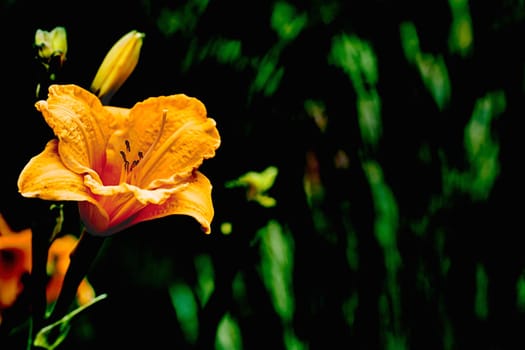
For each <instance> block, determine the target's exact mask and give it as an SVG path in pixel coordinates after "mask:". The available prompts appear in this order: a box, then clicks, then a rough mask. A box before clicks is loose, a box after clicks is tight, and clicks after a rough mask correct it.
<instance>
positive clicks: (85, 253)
mask: <svg viewBox="0 0 525 350" xmlns="http://www.w3.org/2000/svg"><path fill="white" fill-rule="evenodd" d="M104 238H105V237H97V236H94V235H91V234H89V233H88V232H87V231H85V230H84V231H82V234H81V236H80V239H79V241H78V243H77V245H76V247H75V249H74V250H73V252H72V253H71V255H70V263H69V268H68V270H67V272H66V276H65V277H64V283H63V285H62V289H61V291H60V295H59V296H58V299H57V301H56V304H55V307H54V308H53V312H52V313H51V316H50V317H49V319H48V323H53V322H56V321H58V320H60V319H61V318H62V317H64V316H65V315H66V314H67V313H68V312H69V308H70V307H71V305H72V303H73V301H74V300H75V297H76V293H77V290H78V286H79V285H80V282H82V279H83V278H84V277H85V276H86V275H87V273H88V271H89V269H90V268H91V265H92V263H93V261H94V260H95V258H96V256H97V255H98V253H99V251H100V248H101V247H102V243H104V241H105V239H104Z"/></svg>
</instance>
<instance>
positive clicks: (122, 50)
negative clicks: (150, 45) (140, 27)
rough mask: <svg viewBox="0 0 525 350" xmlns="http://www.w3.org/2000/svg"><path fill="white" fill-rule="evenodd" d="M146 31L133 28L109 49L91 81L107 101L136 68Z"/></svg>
mask: <svg viewBox="0 0 525 350" xmlns="http://www.w3.org/2000/svg"><path fill="white" fill-rule="evenodd" d="M144 36H145V35H144V33H140V32H138V31H136V30H132V31H130V32H129V33H127V34H126V35H124V36H123V37H122V38H120V39H119V40H118V41H117V42H116V43H115V44H114V45H113V47H112V48H111V49H110V50H109V52H108V53H107V55H106V57H105V58H104V60H103V61H102V64H101V65H100V67H99V68H98V71H97V74H96V75H95V79H93V82H92V83H91V91H92V92H93V93H95V94H96V95H98V97H99V98H100V99H101V100H102V101H103V102H105V103H107V102H108V101H109V99H111V97H112V96H113V94H114V93H115V92H117V90H118V89H119V88H120V87H121V86H122V84H124V82H125V81H126V79H128V77H129V76H130V75H131V73H132V72H133V70H134V69H135V67H136V65H137V63H138V61H139V55H140V49H141V48H142V41H143V38H144Z"/></svg>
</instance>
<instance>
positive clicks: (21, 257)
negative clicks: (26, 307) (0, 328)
mask: <svg viewBox="0 0 525 350" xmlns="http://www.w3.org/2000/svg"><path fill="white" fill-rule="evenodd" d="M30 270H31V230H30V229H25V230H22V231H20V232H15V231H12V230H11V228H10V227H9V225H8V224H7V222H6V221H5V219H4V216H3V215H2V214H0V323H1V318H2V317H1V311H2V310H4V309H6V308H8V307H10V306H11V305H13V304H14V302H15V301H16V298H17V297H18V295H20V293H21V292H22V290H23V289H24V284H23V283H22V276H23V275H24V274H26V273H29V271H30Z"/></svg>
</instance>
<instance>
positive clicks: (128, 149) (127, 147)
mask: <svg viewBox="0 0 525 350" xmlns="http://www.w3.org/2000/svg"><path fill="white" fill-rule="evenodd" d="M124 143H125V144H126V151H128V153H129V152H131V147H130V146H129V141H128V140H124Z"/></svg>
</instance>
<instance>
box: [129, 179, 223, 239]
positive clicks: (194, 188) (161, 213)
mask: <svg viewBox="0 0 525 350" xmlns="http://www.w3.org/2000/svg"><path fill="white" fill-rule="evenodd" d="M211 191H212V185H211V183H210V180H208V178H207V177H206V176H205V175H203V174H202V173H200V172H199V171H195V172H194V176H193V177H192V179H191V182H190V183H188V185H187V186H186V187H184V189H183V190H181V191H179V192H177V193H176V194H174V195H173V196H171V197H170V198H168V199H167V200H166V201H165V202H164V203H163V204H162V205H155V204H149V205H147V206H146V207H145V208H144V209H142V210H141V211H140V212H138V214H137V215H136V216H135V217H134V218H133V220H132V221H131V222H130V225H133V224H135V223H139V222H141V221H146V220H153V219H158V218H162V217H165V216H168V215H188V216H191V217H193V218H194V219H195V220H197V222H199V223H200V225H201V227H202V230H203V231H204V232H205V233H210V232H211V221H212V219H213V215H214V209H213V203H212V200H211Z"/></svg>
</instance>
